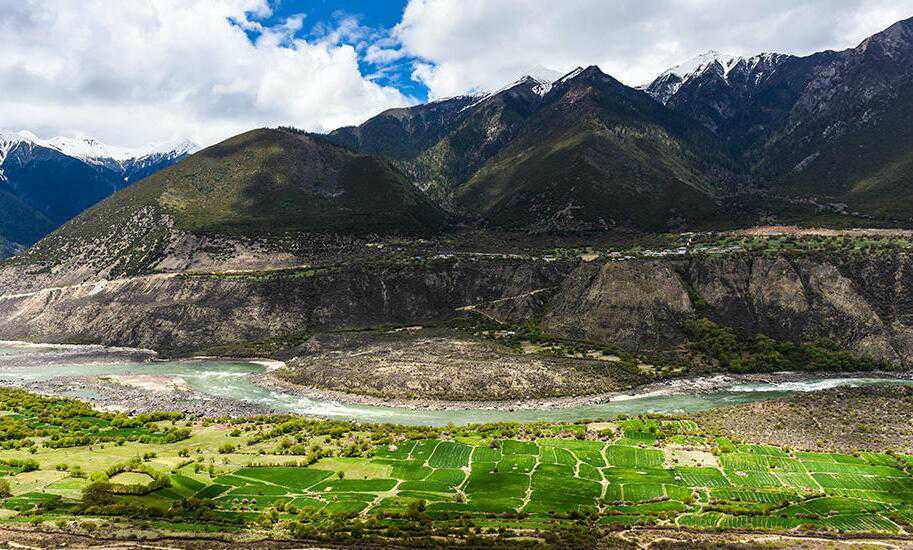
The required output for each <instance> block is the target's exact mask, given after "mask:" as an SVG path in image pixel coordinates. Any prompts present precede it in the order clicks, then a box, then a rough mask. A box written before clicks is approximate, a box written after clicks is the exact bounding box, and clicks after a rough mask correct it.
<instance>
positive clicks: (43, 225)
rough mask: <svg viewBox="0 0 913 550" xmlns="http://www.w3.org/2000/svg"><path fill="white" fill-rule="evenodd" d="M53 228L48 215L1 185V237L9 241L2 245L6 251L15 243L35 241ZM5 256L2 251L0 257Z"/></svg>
mask: <svg viewBox="0 0 913 550" xmlns="http://www.w3.org/2000/svg"><path fill="white" fill-rule="evenodd" d="M53 229H54V223H53V222H52V221H51V220H49V219H48V218H47V216H45V215H44V214H42V213H41V212H38V211H37V210H35V209H34V208H32V207H30V206H29V205H27V204H25V203H24V202H22V200H20V199H19V197H17V196H16V195H13V194H12V193H10V192H9V191H7V190H5V189H3V188H2V185H0V239H2V240H4V241H6V243H7V246H5V247H2V248H4V249H5V251H6V252H9V251H10V250H11V249H12V245H13V243H18V244H23V245H28V244H31V243H34V242H36V241H37V240H38V239H40V238H41V237H42V236H44V235H46V234H48V233H50V232H51V231H52V230H53ZM3 257H5V255H4V254H3V253H2V251H0V258H3Z"/></svg>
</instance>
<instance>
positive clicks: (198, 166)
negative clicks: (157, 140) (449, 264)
mask: <svg viewBox="0 0 913 550" xmlns="http://www.w3.org/2000/svg"><path fill="white" fill-rule="evenodd" d="M144 219H145V220H146V221H145V222H143V224H142V225H145V226H146V227H147V228H154V227H157V226H167V227H169V228H171V229H174V230H176V231H181V232H189V233H198V234H214V235H227V236H238V237H259V236H265V235H282V234H284V233H287V232H304V233H343V234H359V235H366V234H372V233H383V234H426V233H432V232H434V231H437V230H438V229H439V228H440V227H441V226H442V224H443V223H444V221H445V216H444V213H443V212H442V211H441V210H440V209H438V208H437V207H435V206H434V205H433V204H432V203H431V202H430V201H429V200H428V199H427V198H426V197H424V196H423V195H422V193H421V192H420V191H418V190H417V189H415V187H413V186H412V185H411V184H410V183H409V182H408V181H407V179H406V178H405V177H404V176H403V175H402V174H401V173H399V172H398V171H397V170H396V169H395V168H393V167H392V166H390V165H389V164H388V163H386V162H384V161H381V160H379V159H377V158H375V157H372V156H368V155H361V154H357V153H354V152H352V151H350V150H347V149H344V148H341V147H339V146H336V145H333V144H330V143H328V142H326V141H325V140H323V139H322V138H319V137H315V136H311V135H307V134H303V133H299V132H296V131H291V130H272V129H260V130H252V131H250V132H246V133H244V134H241V135H238V136H235V137H233V138H231V139H228V140H226V141H223V142H221V143H219V144H217V145H213V146H211V147H208V148H206V149H204V150H202V151H200V152H199V153H196V154H194V155H191V156H190V157H188V158H187V159H185V160H184V161H182V162H180V163H178V164H176V165H174V166H172V167H170V168H167V169H165V170H162V171H160V172H157V173H156V174H154V175H152V176H150V177H148V178H146V179H144V180H142V181H141V182H139V183H137V184H134V185H132V186H130V187H128V188H126V189H123V190H121V191H119V192H118V193H116V194H115V195H114V196H112V197H110V198H109V199H107V200H105V201H103V202H102V203H100V204H99V205H97V206H95V207H94V208H91V209H90V210H88V211H86V212H85V213H83V214H82V215H80V216H78V217H77V218H75V219H74V220H72V221H71V222H69V223H68V224H66V225H65V226H63V227H62V228H61V229H60V230H58V231H56V232H55V233H54V234H53V235H51V236H50V237H49V238H48V239H46V241H47V242H42V243H39V245H38V248H44V247H47V246H48V244H49V243H50V242H56V241H66V240H68V239H73V238H92V237H93V236H95V235H100V234H105V233H107V232H110V230H111V228H112V227H114V228H121V227H126V226H128V225H130V224H133V223H136V221H137V220H139V221H141V222H142V221H143V220H144Z"/></svg>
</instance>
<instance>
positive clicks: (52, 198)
mask: <svg viewBox="0 0 913 550" xmlns="http://www.w3.org/2000/svg"><path fill="white" fill-rule="evenodd" d="M198 149H199V146H197V145H196V144H195V143H193V142H191V141H189V140H176V141H171V142H165V143H159V144H155V145H151V146H148V147H142V148H138V149H127V148H120V147H112V146H108V145H105V144H102V143H100V142H98V141H96V140H93V139H88V138H65V137H57V138H53V139H50V140H43V139H40V138H38V137H37V136H35V135H34V134H32V133H30V132H28V131H20V132H15V133H13V132H9V133H0V252H2V250H3V249H4V245H3V244H2V243H4V242H5V243H6V249H7V250H11V249H12V247H13V246H14V245H22V246H28V245H31V244H33V243H34V242H36V241H37V240H38V239H40V238H41V237H43V236H44V235H46V234H47V233H49V232H50V231H52V230H53V229H54V228H56V227H58V226H60V225H61V224H63V223H65V222H66V221H68V220H69V219H71V218H72V217H74V216H76V215H77V214H79V213H81V212H82V211H84V210H85V209H86V208H88V207H90V206H92V205H94V204H95V203H97V202H99V201H100V200H102V199H104V198H106V197H108V196H110V195H111V194H113V193H114V192H115V191H117V190H119V189H123V188H124V187H127V186H128V185H130V184H131V183H133V182H136V181H139V180H141V179H142V178H144V177H146V176H148V175H151V174H153V173H155V172H157V171H158V170H161V169H162V168H165V167H167V166H170V165H172V164H174V163H176V162H179V161H181V160H183V159H184V158H186V157H187V156H188V155H190V154H192V153H193V152H195V151H197V150H198Z"/></svg>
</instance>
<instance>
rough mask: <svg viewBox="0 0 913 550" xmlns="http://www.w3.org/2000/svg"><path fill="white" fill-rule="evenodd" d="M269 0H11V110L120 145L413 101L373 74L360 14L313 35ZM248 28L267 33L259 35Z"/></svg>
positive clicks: (302, 121) (1, 50)
mask: <svg viewBox="0 0 913 550" xmlns="http://www.w3.org/2000/svg"><path fill="white" fill-rule="evenodd" d="M270 13H271V11H270V6H269V4H268V3H267V2H266V0H143V1H132V0H131V1H111V0H83V1H80V2H72V1H69V0H24V1H23V0H0V90H2V99H0V121H2V126H3V127H5V128H16V129H18V128H25V129H30V130H32V131H34V132H36V133H38V134H40V135H43V136H46V137H47V136H50V135H56V134H86V135H91V136H95V137H98V138H99V139H101V140H104V141H108V142H111V143H115V144H119V145H139V144H142V143H146V142H149V141H156V140H164V139H170V138H174V137H179V136H180V137H185V136H186V137H191V138H193V139H196V140H198V141H200V142H202V143H211V142H214V141H217V140H219V139H222V138H224V137H227V136H230V135H233V134H235V133H238V132H241V131H244V130H247V129H250V128H254V127H258V126H265V125H278V124H292V125H296V126H300V127H303V128H307V129H311V130H329V129H332V128H336V127H339V126H342V125H346V124H352V123H357V122H360V121H362V120H364V119H366V118H368V117H369V116H372V115H374V114H376V113H377V112H379V111H381V110H383V109H385V108H388V107H393V106H402V105H404V104H408V103H410V102H411V100H410V99H409V98H407V97H405V96H404V95H403V94H401V93H400V92H399V91H397V90H396V89H394V88H391V87H384V86H380V85H378V84H377V83H375V82H373V81H371V80H369V79H368V78H365V77H364V76H362V75H361V74H360V72H359V68H358V54H357V52H356V49H355V47H353V46H351V45H348V44H343V43H341V41H347V42H348V41H350V40H353V39H356V38H358V37H359V36H361V34H360V27H359V26H358V24H357V21H354V20H350V19H343V20H342V21H340V23H339V25H338V27H335V28H332V29H324V32H323V33H322V34H321V35H320V36H319V37H318V38H316V39H313V40H310V41H305V40H302V39H300V38H296V37H295V35H296V33H297V32H298V31H299V30H300V29H301V28H302V27H303V26H304V25H305V23H306V21H304V20H303V17H302V16H294V17H291V18H289V19H287V20H286V21H284V22H281V23H279V24H278V25H276V26H273V27H269V28H265V27H264V26H263V25H262V23H261V20H262V19H263V18H265V17H268V16H269V15H270ZM245 30H247V31H249V32H253V33H255V34H258V35H259V36H258V37H257V38H256V40H255V41H254V42H253V43H252V42H251V41H250V39H249V38H248V36H247V34H246V33H245Z"/></svg>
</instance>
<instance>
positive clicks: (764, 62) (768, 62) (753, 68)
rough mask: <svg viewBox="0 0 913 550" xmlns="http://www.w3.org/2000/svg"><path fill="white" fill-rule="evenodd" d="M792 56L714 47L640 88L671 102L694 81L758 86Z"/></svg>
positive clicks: (655, 96)
mask: <svg viewBox="0 0 913 550" xmlns="http://www.w3.org/2000/svg"><path fill="white" fill-rule="evenodd" d="M791 57H792V56H788V55H782V54H777V53H762V54H759V55H755V56H753V57H748V58H746V57H741V56H735V55H729V54H724V53H720V52H718V51H715V50H710V51H708V52H705V53H702V54H700V55H696V56H694V57H692V58H691V59H688V60H687V61H684V62H682V63H680V64H678V65H676V66H674V67H671V68H669V69H667V70H666V71H664V72H663V73H662V74H660V75H659V76H658V77H656V79H655V80H654V81H653V82H651V83H649V84H646V85H644V86H639V89H641V90H643V91H645V92H647V93H648V94H650V95H651V96H653V98H654V99H656V100H657V101H659V102H660V103H662V104H663V105H667V104H668V103H669V101H670V100H671V99H672V98H673V97H674V96H675V95H677V94H678V93H679V91H680V90H681V89H682V88H683V87H687V86H688V85H689V84H690V83H698V84H700V82H702V81H705V80H715V81H717V82H718V83H724V84H726V85H736V86H746V85H747V86H749V87H751V86H756V85H758V84H759V83H761V81H763V80H764V79H765V78H767V77H768V76H770V75H771V74H772V72H773V71H774V70H775V69H776V66H777V65H778V64H779V62H780V61H782V60H784V59H787V58H791Z"/></svg>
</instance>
